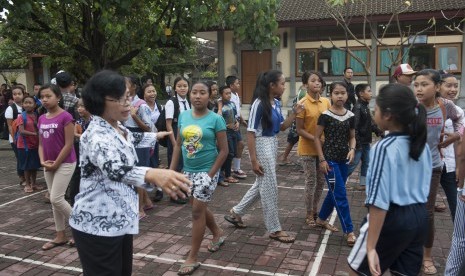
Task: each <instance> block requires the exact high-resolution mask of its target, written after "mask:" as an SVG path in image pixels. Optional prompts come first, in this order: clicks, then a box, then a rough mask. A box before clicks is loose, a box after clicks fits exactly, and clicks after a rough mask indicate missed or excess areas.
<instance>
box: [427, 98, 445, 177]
mask: <svg viewBox="0 0 465 276" xmlns="http://www.w3.org/2000/svg"><path fill="white" fill-rule="evenodd" d="M443 125H444V117H443V114H442V110H441V108H440V107H439V105H437V106H435V107H434V108H432V109H429V110H428V111H427V117H426V127H427V128H428V135H427V140H426V142H427V143H428V146H429V148H430V150H431V156H432V159H433V168H440V167H442V165H443V163H442V160H441V154H440V153H439V148H438V144H439V141H440V137H441V130H442V126H443Z"/></svg>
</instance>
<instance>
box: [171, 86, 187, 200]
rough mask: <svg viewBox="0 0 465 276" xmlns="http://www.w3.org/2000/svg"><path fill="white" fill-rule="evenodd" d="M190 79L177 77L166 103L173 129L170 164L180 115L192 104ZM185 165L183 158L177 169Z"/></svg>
mask: <svg viewBox="0 0 465 276" xmlns="http://www.w3.org/2000/svg"><path fill="white" fill-rule="evenodd" d="M188 93H189V81H188V80H187V79H186V78H184V77H177V78H176V79H175V80H174V96H173V97H171V98H170V99H169V100H168V101H167V102H166V105H165V118H166V131H171V132H172V133H171V134H170V136H169V139H168V143H167V150H168V151H167V155H168V164H171V160H172V156H173V149H174V145H176V139H177V133H178V117H179V114H180V113H181V112H183V111H186V110H190V109H191V104H190V102H189V99H188V98H189V97H188ZM181 158H182V156H181ZM182 167H183V162H182V159H181V160H180V161H179V162H178V163H177V167H176V168H175V169H176V171H178V172H180V171H181V170H182ZM171 200H172V201H173V202H175V203H178V204H186V203H187V201H186V200H183V199H179V200H177V201H174V200H173V199H171Z"/></svg>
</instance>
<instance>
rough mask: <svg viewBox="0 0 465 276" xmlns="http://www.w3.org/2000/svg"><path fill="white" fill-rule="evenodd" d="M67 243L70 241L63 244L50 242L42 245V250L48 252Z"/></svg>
mask: <svg viewBox="0 0 465 276" xmlns="http://www.w3.org/2000/svg"><path fill="white" fill-rule="evenodd" d="M67 243H68V241H63V242H54V241H49V242H47V243H46V244H44V245H42V250H44V251H47V250H50V249H52V248H55V247H57V246H62V245H65V244H67Z"/></svg>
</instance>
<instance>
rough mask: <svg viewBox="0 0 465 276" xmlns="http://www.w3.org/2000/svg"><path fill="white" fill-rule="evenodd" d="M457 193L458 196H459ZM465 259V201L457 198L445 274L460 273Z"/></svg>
mask: <svg viewBox="0 0 465 276" xmlns="http://www.w3.org/2000/svg"><path fill="white" fill-rule="evenodd" d="M458 195H459V194H458ZM458 195H457V197H458ZM464 261H465V202H463V201H462V200H460V198H457V207H456V211H455V221H454V234H453V235H452V244H451V247H450V253H449V257H447V264H446V270H445V272H444V275H450V276H455V275H459V270H460V267H461V266H462V264H463V262H464Z"/></svg>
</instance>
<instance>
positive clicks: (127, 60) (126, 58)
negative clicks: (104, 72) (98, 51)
mask: <svg viewBox="0 0 465 276" xmlns="http://www.w3.org/2000/svg"><path fill="white" fill-rule="evenodd" d="M140 52H141V50H140V49H135V50H132V51H130V52H129V53H126V54H125V55H123V56H122V57H120V58H119V59H117V60H114V61H110V62H108V63H107V64H106V66H105V68H108V69H117V68H119V67H121V66H123V65H127V64H129V63H130V61H131V60H132V59H133V58H135V57H136V56H137V55H138V54H139V53H140Z"/></svg>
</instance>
